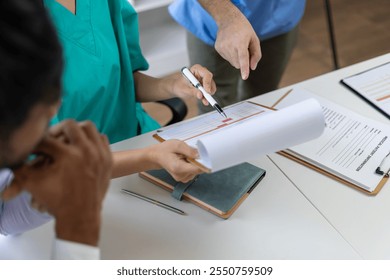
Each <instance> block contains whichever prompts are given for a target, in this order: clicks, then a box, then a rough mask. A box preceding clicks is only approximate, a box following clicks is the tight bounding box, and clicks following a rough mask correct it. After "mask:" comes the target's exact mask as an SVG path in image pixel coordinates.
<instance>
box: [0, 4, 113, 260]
mask: <svg viewBox="0 0 390 280" xmlns="http://www.w3.org/2000/svg"><path fill="white" fill-rule="evenodd" d="M0 61H1V63H0V169H1V172H0V192H1V197H0V220H2V221H3V220H4V221H7V220H10V221H11V222H12V221H13V216H12V215H15V214H14V213H15V212H17V213H18V214H20V213H23V211H24V210H23V209H24V208H28V207H30V205H29V204H30V203H31V205H32V206H34V207H35V208H36V209H37V210H38V211H47V212H48V213H50V214H51V215H52V216H54V218H55V231H56V237H57V239H56V244H55V246H54V249H55V251H54V255H53V257H54V258H65V259H72V258H75V259H84V258H89V259H96V258H98V257H99V249H98V241H99V232H100V223H101V221H100V220H101V208H102V201H103V199H104V196H105V193H106V191H107V188H108V185H109V180H110V177H111V173H112V155H111V152H110V149H109V145H108V141H107V138H106V137H105V136H103V135H101V134H100V133H98V131H97V130H96V128H95V126H94V125H93V124H91V123H90V122H83V123H76V122H75V121H65V122H62V123H60V124H59V125H57V126H55V127H52V128H50V129H48V124H49V121H50V119H51V118H52V116H53V115H54V114H55V113H56V111H57V108H58V106H59V103H60V98H61V93H60V89H61V74H62V68H63V60H62V51H61V47H60V45H59V43H58V40H57V37H56V34H55V31H54V29H53V27H52V25H51V23H50V21H49V18H48V16H47V14H46V12H45V10H44V8H43V6H42V1H40V0H6V1H0ZM32 153H34V154H35V155H36V156H35V157H32V156H29V155H31V154H32ZM26 159H28V161H27V160H26ZM9 169H13V170H14V171H15V172H14V179H13V180H12V183H11V185H10V186H8V187H7V188H5V185H6V183H8V181H10V176H9V174H10V172H9ZM4 188H5V189H4ZM24 190H25V191H27V192H22V191H24ZM38 211H37V215H36V216H37V217H39V216H40V215H38V214H40V213H39V212H38ZM30 212H31V211H30V210H29V211H26V213H29V214H26V215H32V217H31V216H25V218H26V223H29V222H31V223H34V222H36V221H34V214H31V213H30ZM20 215H24V214H20ZM8 217H11V219H8ZM48 217H49V215H48Z"/></svg>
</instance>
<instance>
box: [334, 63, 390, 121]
mask: <svg viewBox="0 0 390 280" xmlns="http://www.w3.org/2000/svg"><path fill="white" fill-rule="evenodd" d="M387 66H390V62H386V63H384V64H381V65H378V66H376V67H373V68H370V69H367V70H365V71H362V72H360V73H357V74H354V75H352V76H349V77H346V78H343V79H341V80H340V83H341V84H342V85H344V86H345V87H346V88H348V89H349V90H351V91H352V92H353V93H355V94H356V95H357V96H359V97H360V98H362V99H363V100H364V101H366V102H367V103H368V104H369V105H370V106H372V107H373V108H375V109H376V110H378V111H379V112H380V113H381V114H383V115H384V116H386V117H387V118H388V119H390V114H389V113H388V112H386V111H385V110H384V109H383V108H381V107H380V106H379V105H378V104H377V103H374V102H373V100H371V99H370V98H368V97H367V96H366V95H365V94H364V93H363V92H361V91H360V90H358V89H357V88H354V87H353V86H352V85H351V84H350V83H349V82H348V79H350V78H354V77H358V76H362V75H365V74H367V73H369V72H370V71H373V70H377V69H379V68H381V67H387ZM389 82H390V78H389ZM386 98H390V97H389V95H387V97H386Z"/></svg>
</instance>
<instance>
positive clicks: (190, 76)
mask: <svg viewBox="0 0 390 280" xmlns="http://www.w3.org/2000/svg"><path fill="white" fill-rule="evenodd" d="M181 72H182V74H183V76H184V77H186V79H187V80H188V81H189V82H190V83H191V84H192V85H193V86H194V87H195V88H197V89H198V90H199V91H200V92H201V94H202V95H203V97H204V99H205V100H206V101H207V103H209V104H210V105H211V106H213V107H214V109H216V110H217V111H218V112H219V113H220V114H221V115H222V116H223V117H224V118H227V116H226V114H225V112H224V111H223V110H222V108H221V106H220V105H219V104H218V103H217V102H216V101H215V99H214V98H213V97H212V96H211V94H210V93H208V92H207V91H206V90H205V89H204V87H203V85H202V83H201V82H199V80H198V79H197V78H196V77H195V75H194V74H193V73H192V72H191V71H190V70H189V69H188V68H187V67H183V68H182V69H181ZM203 84H205V82H204V83H203ZM203 103H204V104H205V105H207V103H205V102H203Z"/></svg>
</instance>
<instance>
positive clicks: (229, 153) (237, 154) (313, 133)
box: [158, 99, 325, 172]
mask: <svg viewBox="0 0 390 280" xmlns="http://www.w3.org/2000/svg"><path fill="white" fill-rule="evenodd" d="M225 112H226V114H227V116H228V119H227V120H223V119H221V117H220V116H219V115H218V114H217V113H213V114H210V115H205V116H201V117H200V118H198V119H195V120H192V121H191V120H190V121H189V122H185V123H182V124H178V125H176V126H174V127H169V128H167V129H166V130H164V131H162V132H160V133H158V135H159V136H160V137H161V138H163V139H165V140H167V139H181V140H184V141H186V142H187V143H188V144H190V145H192V146H194V147H197V148H198V150H199V154H200V159H199V160H198V162H200V163H201V164H203V165H204V166H205V167H207V168H208V169H210V170H211V171H212V172H214V171H218V170H222V169H225V168H228V167H231V166H234V165H237V164H240V163H242V162H244V161H247V160H249V159H251V158H253V157H258V156H261V155H265V154H268V153H271V152H275V151H279V150H282V149H285V148H288V147H291V146H294V145H297V144H299V143H303V142H306V141H309V140H312V139H314V138H316V137H319V136H320V135H321V133H322V132H323V130H324V126H325V121H324V116H323V113H322V109H321V105H320V104H319V103H318V102H317V101H316V100H314V99H309V100H305V101H303V102H300V103H298V104H295V105H293V106H290V107H288V108H285V109H283V110H279V111H273V110H270V109H267V108H264V107H261V106H259V105H257V104H253V103H250V102H242V103H239V104H236V105H234V106H231V107H228V108H226V109H225Z"/></svg>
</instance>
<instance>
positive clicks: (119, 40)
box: [45, 0, 159, 143]
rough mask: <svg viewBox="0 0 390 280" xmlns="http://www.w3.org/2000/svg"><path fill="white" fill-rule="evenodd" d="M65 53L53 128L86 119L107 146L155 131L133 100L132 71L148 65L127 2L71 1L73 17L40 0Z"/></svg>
mask: <svg viewBox="0 0 390 280" xmlns="http://www.w3.org/2000/svg"><path fill="white" fill-rule="evenodd" d="M45 5H46V7H47V8H48V10H49V13H50V14H51V16H52V19H53V21H54V25H55V26H56V28H57V31H58V34H59V38H60V41H61V43H62V46H63V49H64V59H65V69H64V75H63V98H62V105H61V108H60V110H59V112H58V114H57V116H56V117H55V118H54V119H53V121H52V123H53V124H54V123H57V122H59V121H61V120H64V119H68V118H72V119H76V120H78V121H83V120H91V121H93V122H94V123H95V124H96V126H97V128H98V130H99V131H100V132H101V133H104V134H106V135H107V136H108V138H109V140H110V143H115V142H118V141H121V140H123V139H127V138H130V137H133V136H135V135H137V134H140V133H144V132H147V131H151V130H154V129H156V128H158V127H159V125H158V123H157V122H156V121H155V120H153V119H152V118H151V117H150V116H149V115H147V114H146V112H145V111H144V110H143V109H142V107H141V105H140V104H139V103H137V102H136V100H135V98H136V97H135V86H134V79H133V72H134V71H138V70H146V69H147V68H148V63H147V62H146V60H145V58H144V57H143V56H142V53H141V49H140V45H139V31H138V17H137V13H136V12H135V10H134V9H133V8H132V7H131V5H130V4H129V3H128V1H127V0H76V14H73V13H71V12H70V11H69V10H67V9H66V8H64V7H63V6H62V5H61V4H59V3H57V2H56V1H55V0H45Z"/></svg>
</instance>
